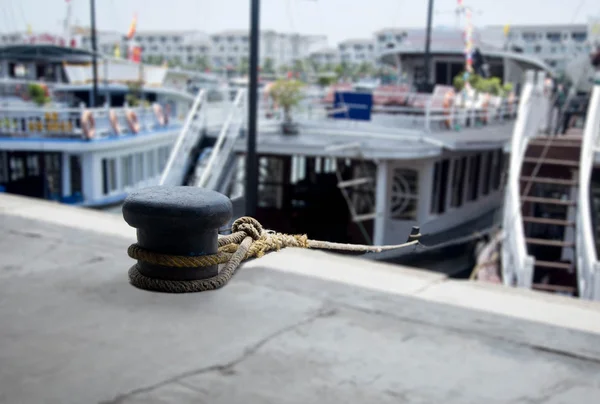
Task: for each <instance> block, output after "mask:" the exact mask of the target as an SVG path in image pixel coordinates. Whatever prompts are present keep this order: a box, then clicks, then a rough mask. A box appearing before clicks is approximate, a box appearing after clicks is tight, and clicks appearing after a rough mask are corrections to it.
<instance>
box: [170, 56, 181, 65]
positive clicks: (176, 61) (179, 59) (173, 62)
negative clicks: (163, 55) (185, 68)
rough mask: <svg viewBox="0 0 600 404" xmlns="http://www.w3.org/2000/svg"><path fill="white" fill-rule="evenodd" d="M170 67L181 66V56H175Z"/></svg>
mask: <svg viewBox="0 0 600 404" xmlns="http://www.w3.org/2000/svg"><path fill="white" fill-rule="evenodd" d="M169 66H170V67H175V66H181V58H180V57H179V56H175V57H174V58H173V59H170V60H169Z"/></svg>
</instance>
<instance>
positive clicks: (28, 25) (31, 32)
mask: <svg viewBox="0 0 600 404" xmlns="http://www.w3.org/2000/svg"><path fill="white" fill-rule="evenodd" d="M27 35H33V29H32V28H31V24H27Z"/></svg>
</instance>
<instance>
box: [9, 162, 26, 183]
mask: <svg viewBox="0 0 600 404" xmlns="http://www.w3.org/2000/svg"><path fill="white" fill-rule="evenodd" d="M24 177H25V168H24V165H23V159H22V158H19V157H11V158H10V179H11V181H18V180H20V179H21V178H24Z"/></svg>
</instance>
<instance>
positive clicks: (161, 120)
mask: <svg viewBox="0 0 600 404" xmlns="http://www.w3.org/2000/svg"><path fill="white" fill-rule="evenodd" d="M152 110H153V111H154V116H155V117H156V120H157V121H158V124H159V125H160V126H165V113H164V111H163V108H162V107H161V106H160V104H158V103H156V102H155V103H154V104H152Z"/></svg>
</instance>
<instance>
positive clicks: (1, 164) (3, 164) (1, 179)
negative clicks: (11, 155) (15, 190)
mask: <svg viewBox="0 0 600 404" xmlns="http://www.w3.org/2000/svg"><path fill="white" fill-rule="evenodd" d="M7 163H8V161H7V156H6V152H4V151H0V183H6V182H8V165H7Z"/></svg>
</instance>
